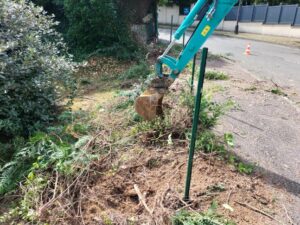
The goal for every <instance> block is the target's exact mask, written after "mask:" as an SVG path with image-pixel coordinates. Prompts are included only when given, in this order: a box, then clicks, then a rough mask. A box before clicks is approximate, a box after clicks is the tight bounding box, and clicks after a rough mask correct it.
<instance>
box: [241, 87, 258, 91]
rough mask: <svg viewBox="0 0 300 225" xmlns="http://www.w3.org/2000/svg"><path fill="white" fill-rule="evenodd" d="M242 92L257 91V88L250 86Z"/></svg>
mask: <svg viewBox="0 0 300 225" xmlns="http://www.w3.org/2000/svg"><path fill="white" fill-rule="evenodd" d="M244 90H245V91H256V90H257V87H255V86H251V87H248V88H245V89H244Z"/></svg>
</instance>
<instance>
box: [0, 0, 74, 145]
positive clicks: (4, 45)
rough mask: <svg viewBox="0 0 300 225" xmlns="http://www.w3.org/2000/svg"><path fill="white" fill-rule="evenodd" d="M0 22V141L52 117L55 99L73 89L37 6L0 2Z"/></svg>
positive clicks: (63, 56)
mask: <svg viewBox="0 0 300 225" xmlns="http://www.w3.org/2000/svg"><path fill="white" fill-rule="evenodd" d="M0 24H1V29H0V93H1V95H0V105H1V108H0V140H7V139H10V138H11V137H13V136H18V135H20V136H29V135H30V134H32V133H33V132H34V131H36V130H39V129H43V128H44V127H45V126H47V125H48V124H49V123H51V122H52V121H54V119H55V118H56V114H57V112H58V110H57V109H58V102H60V103H61V101H60V100H62V99H64V100H65V99H66V98H69V97H71V95H72V93H73V91H74V81H73V79H72V76H71V75H72V72H73V70H74V64H73V63H72V60H71V57H70V56H68V55H67V53H66V46H65V44H64V42H63V40H62V38H61V36H60V35H59V34H58V33H57V32H56V31H55V30H54V27H55V25H56V23H55V22H54V21H53V17H51V16H47V15H46V13H45V12H44V11H43V10H42V8H40V7H36V6H34V5H33V4H32V3H28V2H26V1H25V0H20V1H13V0H0ZM66 102H67V101H66Z"/></svg>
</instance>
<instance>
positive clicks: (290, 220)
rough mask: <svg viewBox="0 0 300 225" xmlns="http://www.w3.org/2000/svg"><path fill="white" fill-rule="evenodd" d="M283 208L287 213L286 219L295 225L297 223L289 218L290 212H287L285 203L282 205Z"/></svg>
mask: <svg viewBox="0 0 300 225" xmlns="http://www.w3.org/2000/svg"><path fill="white" fill-rule="evenodd" d="M282 207H283V209H284V211H285V214H286V217H287V218H288V219H289V221H290V223H291V224H292V225H294V224H295V223H294V221H293V220H292V218H291V217H290V216H289V214H288V211H287V209H286V207H285V205H284V204H283V203H282Z"/></svg>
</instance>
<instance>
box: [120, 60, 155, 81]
mask: <svg viewBox="0 0 300 225" xmlns="http://www.w3.org/2000/svg"><path fill="white" fill-rule="evenodd" d="M150 72H151V71H150V68H149V65H148V64H147V63H146V62H143V61H142V62H139V63H138V64H136V65H133V66H132V67H130V68H129V69H128V70H127V71H125V72H124V73H123V74H121V76H120V79H121V80H129V79H139V78H142V79H145V78H146V77H147V76H148V75H149V74H150Z"/></svg>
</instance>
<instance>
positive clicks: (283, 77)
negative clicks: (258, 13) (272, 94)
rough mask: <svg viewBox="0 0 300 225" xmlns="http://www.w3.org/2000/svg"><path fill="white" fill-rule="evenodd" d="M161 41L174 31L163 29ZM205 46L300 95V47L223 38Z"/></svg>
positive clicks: (213, 37) (211, 38)
mask: <svg viewBox="0 0 300 225" xmlns="http://www.w3.org/2000/svg"><path fill="white" fill-rule="evenodd" d="M190 35H191V32H187V33H186V40H188V39H189V37H190ZM159 38H160V39H163V40H169V39H170V31H169V30H168V29H159ZM179 42H180V43H182V41H179ZM248 43H250V45H251V55H250V56H247V55H245V54H244V52H245V49H246V47H247V45H248ZM204 46H205V47H208V49H209V51H210V52H212V53H213V54H222V55H226V57H228V58H230V59H233V60H234V61H236V62H238V63H239V64H240V65H241V66H242V67H243V68H244V69H245V70H248V71H250V72H251V73H252V74H254V75H255V76H257V77H258V78H260V79H268V80H273V81H274V82H276V83H278V84H279V85H280V86H282V87H285V88H287V87H289V88H293V89H295V90H296V91H297V92H298V93H300V49H299V48H292V47H286V46H281V45H276V44H270V43H266V42H260V41H253V40H246V39H239V38H231V37H225V36H220V35H213V36H211V37H210V38H209V39H208V41H207V42H206V43H205V45H204Z"/></svg>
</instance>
